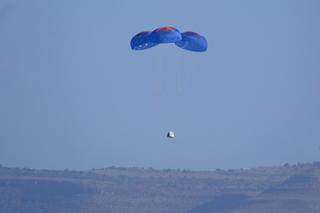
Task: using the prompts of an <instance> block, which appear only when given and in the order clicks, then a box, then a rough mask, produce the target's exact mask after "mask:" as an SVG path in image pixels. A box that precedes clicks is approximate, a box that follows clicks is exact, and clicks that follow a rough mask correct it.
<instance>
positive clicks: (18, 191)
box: [0, 162, 320, 213]
mask: <svg viewBox="0 0 320 213" xmlns="http://www.w3.org/2000/svg"><path fill="white" fill-rule="evenodd" d="M0 212H1V213H2V212H3V213H23V212H27V213H29V212H30V213H31V212H32V213H38V212H45V213H46V212H50V213H51V212H52V213H53V212H60V213H64V212H68V213H69V212H70V213H73V212H74V213H76V212H77V213H82V212H83V213H84V212H95V213H100V212H108V213H120V212H121V213H133V212H134V213H147V212H148V213H153V212H154V213H158V212H159V213H160V212H161V213H167V212H170V213H171V212H172V213H180V212H181V213H182V212H183V213H209V212H210V213H216V212H219V213H257V212H259V213H267V212H268V213H273V212H274V213H280V212H281V213H289V212H290V213H298V212H299V213H300V212H303V213H304V212H308V213H319V212H320V163H319V162H315V163H309V164H298V165H288V164H286V165H284V166H277V167H258V168H254V169H239V170H227V171H224V170H219V169H218V170H215V171H188V170H154V169H140V168H117V167H109V168H104V169H93V170H89V171H69V170H63V171H57V170H35V169H25V168H7V167H3V166H0Z"/></svg>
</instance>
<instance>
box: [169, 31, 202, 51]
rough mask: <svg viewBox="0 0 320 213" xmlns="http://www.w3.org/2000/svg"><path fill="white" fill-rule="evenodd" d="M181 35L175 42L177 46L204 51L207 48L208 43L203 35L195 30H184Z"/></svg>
mask: <svg viewBox="0 0 320 213" xmlns="http://www.w3.org/2000/svg"><path fill="white" fill-rule="evenodd" d="M181 35H182V39H181V40H179V41H176V42H175V44H176V45H177V46H178V47H180V48H183V49H186V50H190V51H194V52H204V51H206V50H207V48H208V43H207V39H206V38H205V37H204V36H202V35H200V34H198V33H195V32H184V33H182V34H181Z"/></svg>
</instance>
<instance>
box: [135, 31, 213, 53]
mask: <svg viewBox="0 0 320 213" xmlns="http://www.w3.org/2000/svg"><path fill="white" fill-rule="evenodd" d="M163 43H174V44H176V46H178V47H180V48H182V49H185V50H189V51H194V52H204V51H206V50H207V47H208V43H207V40H206V38H205V37H204V36H202V35H200V34H198V33H195V32H191V31H188V32H184V33H180V31H179V30H177V29H176V28H174V27H160V28H157V29H155V30H153V31H143V32H140V33H138V34H136V35H135V36H133V38H132V39H131V43H130V45H131V49H132V50H144V49H148V48H151V47H154V46H156V45H158V44H163Z"/></svg>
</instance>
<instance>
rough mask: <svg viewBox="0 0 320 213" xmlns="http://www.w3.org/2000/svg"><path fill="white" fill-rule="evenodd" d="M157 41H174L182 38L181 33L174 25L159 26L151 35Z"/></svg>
mask: <svg viewBox="0 0 320 213" xmlns="http://www.w3.org/2000/svg"><path fill="white" fill-rule="evenodd" d="M151 36H152V37H153V38H154V39H155V40H156V41H158V42H159V43H174V42H176V41H180V40H181V39H182V36H181V33H180V32H179V30H177V29H176V28H174V27H160V28H157V29H155V30H154V31H152V35H151Z"/></svg>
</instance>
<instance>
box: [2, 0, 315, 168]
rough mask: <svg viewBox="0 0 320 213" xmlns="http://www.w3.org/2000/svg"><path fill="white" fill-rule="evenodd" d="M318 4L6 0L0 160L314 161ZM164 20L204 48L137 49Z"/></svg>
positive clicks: (23, 163)
mask: <svg viewBox="0 0 320 213" xmlns="http://www.w3.org/2000/svg"><path fill="white" fill-rule="evenodd" d="M319 11H320V1H318V0H305V1H303V0H264V1H262V0H243V1H238V0H228V1H225V0H221V1H214V0H206V1H205V0H202V1H201V0H199V1H172V0H162V1H150V0H144V1H142V0H136V1H132V0H126V1H124V0H113V1H105V0H99V1H98V0H94V1H89V0H87V1H79V0H68V1H65V0H57V1H49V0H47V1H42V0H28V1H23V0H1V1H0V164H2V165H5V166H14V167H31V168H48V169H90V168H101V167H107V166H112V165H114V166H121V167H132V166H134V167H153V168H173V169H174V168H181V169H195V170H202V169H216V168H223V169H229V168H249V167H255V166H264V165H281V164H284V163H287V162H288V163H297V162H309V161H319V160H320V12H319ZM168 25H169V26H174V27H176V28H178V29H179V30H180V31H190V30H191V31H196V32H198V33H200V34H202V35H205V36H206V38H207V40H208V43H209V47H208V51H207V52H205V53H193V52H188V51H185V50H182V49H180V48H177V47H175V46H174V45H169V44H167V45H160V46H157V47H154V48H152V49H148V50H145V51H132V50H131V49H130V45H129V43H130V39H131V37H132V36H133V35H135V34H136V33H138V32H140V31H144V30H153V29H155V28H157V27H161V26H168ZM169 130H172V131H174V132H175V133H176V139H174V140H168V139H166V137H165V135H166V132H167V131H169Z"/></svg>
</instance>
